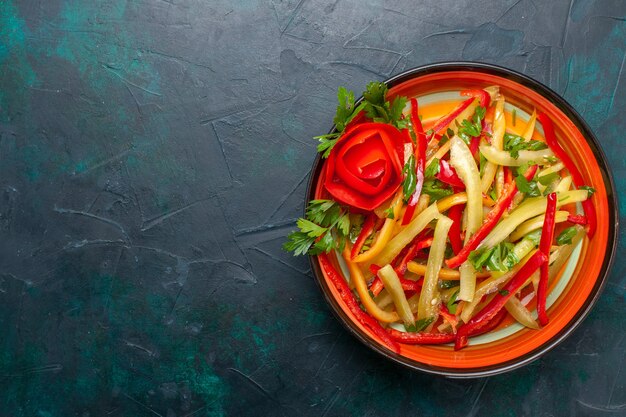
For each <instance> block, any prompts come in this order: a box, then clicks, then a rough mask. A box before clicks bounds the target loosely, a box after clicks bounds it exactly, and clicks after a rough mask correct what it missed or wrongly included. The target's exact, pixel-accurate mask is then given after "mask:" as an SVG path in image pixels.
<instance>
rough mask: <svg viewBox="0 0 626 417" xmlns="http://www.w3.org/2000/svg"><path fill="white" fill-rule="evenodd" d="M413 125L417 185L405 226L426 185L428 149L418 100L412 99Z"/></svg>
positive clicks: (408, 209) (407, 211)
mask: <svg viewBox="0 0 626 417" xmlns="http://www.w3.org/2000/svg"><path fill="white" fill-rule="evenodd" d="M411 124H413V129H414V130H415V140H416V146H415V162H416V164H415V165H416V169H417V175H416V177H417V183H416V184H415V192H414V193H413V195H412V196H411V199H410V200H409V204H408V206H407V208H406V210H405V211H404V216H403V217H402V225H403V226H406V225H407V224H409V222H410V221H411V219H412V218H413V214H414V213H415V206H416V205H417V200H419V198H420V194H421V193H422V186H423V185H424V171H426V147H427V145H428V144H427V140H426V136H425V135H424V127H423V126H422V121H421V120H420V118H419V114H418V107H417V99H416V98H411Z"/></svg>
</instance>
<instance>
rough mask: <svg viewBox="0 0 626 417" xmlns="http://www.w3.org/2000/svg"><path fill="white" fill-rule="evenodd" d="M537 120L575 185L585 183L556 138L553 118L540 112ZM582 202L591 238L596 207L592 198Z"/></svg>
mask: <svg viewBox="0 0 626 417" xmlns="http://www.w3.org/2000/svg"><path fill="white" fill-rule="evenodd" d="M537 120H539V121H540V122H541V125H542V126H543V133H544V137H545V139H546V143H547V144H548V146H549V147H550V149H551V150H552V152H554V154H555V155H556V157H557V158H559V159H560V160H561V162H563V164H564V165H565V168H567V170H568V171H569V173H570V175H571V176H572V180H573V181H574V185H575V186H576V187H580V186H581V185H585V184H584V180H583V176H582V175H581V173H580V171H579V170H578V167H576V164H574V161H572V159H571V158H570V157H569V156H568V155H567V154H566V153H565V151H564V150H563V148H562V147H561V145H560V144H559V142H558V140H557V138H556V133H554V125H553V124H552V120H550V118H549V117H548V115H547V114H545V113H539V115H537ZM580 204H581V205H582V206H583V210H584V211H585V215H586V216H587V226H588V228H587V235H588V236H589V239H591V238H592V237H593V235H594V234H595V233H596V227H597V223H596V209H595V207H594V205H593V203H592V202H591V198H588V199H586V200H585V201H583V202H581V203H580Z"/></svg>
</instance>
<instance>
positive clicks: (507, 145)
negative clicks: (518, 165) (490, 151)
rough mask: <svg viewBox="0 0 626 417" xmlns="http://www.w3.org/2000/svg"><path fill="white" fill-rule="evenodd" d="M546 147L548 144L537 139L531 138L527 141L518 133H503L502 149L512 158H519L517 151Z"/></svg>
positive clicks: (538, 149) (537, 149)
mask: <svg viewBox="0 0 626 417" xmlns="http://www.w3.org/2000/svg"><path fill="white" fill-rule="evenodd" d="M547 147H548V145H546V144H545V143H544V142H541V141H538V140H534V139H531V140H529V141H527V140H525V139H524V138H523V137H521V136H519V135H514V134H512V133H505V134H504V150H505V151H508V152H509V153H510V154H511V157H513V158H514V159H517V158H519V151H522V150H529V151H540V150H542V149H546V148H547Z"/></svg>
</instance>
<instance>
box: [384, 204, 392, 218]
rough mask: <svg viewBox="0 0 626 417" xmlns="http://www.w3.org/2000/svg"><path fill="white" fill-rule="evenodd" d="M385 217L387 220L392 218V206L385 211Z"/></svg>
mask: <svg viewBox="0 0 626 417" xmlns="http://www.w3.org/2000/svg"><path fill="white" fill-rule="evenodd" d="M385 217H387V218H388V219H393V218H394V214H393V206H390V207H389V208H388V209H387V210H385Z"/></svg>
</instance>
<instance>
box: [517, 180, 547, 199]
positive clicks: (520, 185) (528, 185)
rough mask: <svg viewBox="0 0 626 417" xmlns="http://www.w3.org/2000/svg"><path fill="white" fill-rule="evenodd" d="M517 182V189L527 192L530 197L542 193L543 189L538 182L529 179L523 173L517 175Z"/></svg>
mask: <svg viewBox="0 0 626 417" xmlns="http://www.w3.org/2000/svg"><path fill="white" fill-rule="evenodd" d="M515 184H517V189H518V190H519V191H520V192H521V193H524V194H526V195H527V196H529V197H539V196H540V195H541V191H539V188H538V187H537V182H535V181H528V180H526V178H525V177H524V176H523V175H518V176H517V177H515Z"/></svg>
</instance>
